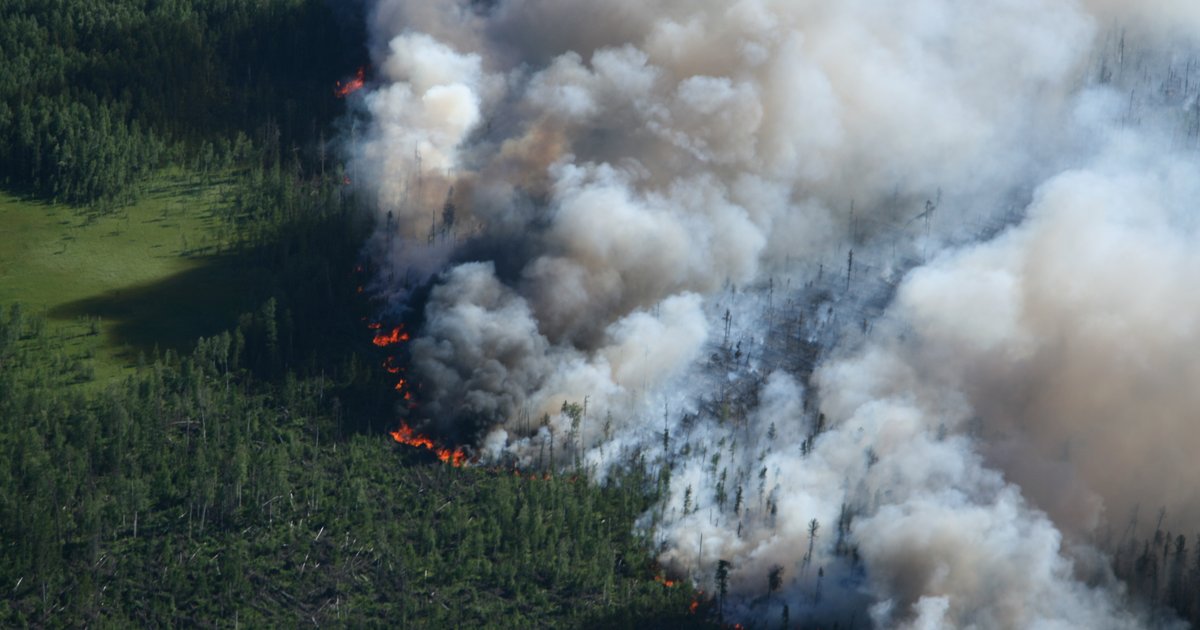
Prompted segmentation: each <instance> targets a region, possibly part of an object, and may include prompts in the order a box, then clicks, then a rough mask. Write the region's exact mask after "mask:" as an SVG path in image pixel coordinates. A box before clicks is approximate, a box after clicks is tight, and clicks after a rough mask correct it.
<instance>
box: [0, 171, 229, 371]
mask: <svg viewBox="0 0 1200 630" xmlns="http://www.w3.org/2000/svg"><path fill="white" fill-rule="evenodd" d="M226 184H227V182H217V183H214V184H208V185H206V184H197V183H195V182H194V181H192V180H191V179H190V178H189V177H188V176H187V175H186V174H185V173H180V172H172V173H164V174H163V175H162V176H161V177H160V178H158V179H156V180H155V181H153V182H152V183H151V185H150V186H149V188H148V190H147V194H146V195H144V196H143V198H142V200H141V201H139V202H138V203H137V204H134V205H132V206H127V207H124V208H120V209H118V210H117V211H115V212H112V213H109V214H100V213H97V212H94V211H91V210H90V209H87V208H75V207H71V206H66V205H51V204H48V203H45V202H42V201H36V200H23V199H19V198H17V197H14V196H12V195H8V194H3V193H0V304H3V305H8V304H12V303H14V302H20V303H21V304H22V306H23V308H25V309H26V312H29V313H33V314H40V315H43V316H45V317H47V319H48V321H47V330H48V332H50V333H51V334H52V335H55V336H57V337H59V338H61V339H63V340H64V344H65V346H64V350H65V351H66V353H67V354H68V355H70V356H72V357H82V358H90V359H91V360H93V361H94V368H95V375H96V380H95V383H97V384H104V383H108V382H111V380H112V379H113V378H119V377H121V376H122V374H123V373H124V371H125V370H126V369H128V368H129V367H131V366H133V365H134V364H135V363H136V360H137V355H138V353H139V352H146V351H149V350H152V349H153V347H154V346H155V345H159V346H160V347H163V348H166V347H177V348H179V347H184V346H186V345H187V344H188V343H190V342H191V341H192V340H194V339H195V337H196V336H198V335H202V334H211V333H214V332H217V331H219V330H222V329H224V328H228V327H229V326H230V324H231V323H232V319H231V318H232V316H233V315H234V314H236V313H235V312H234V311H236V309H237V307H238V304H239V301H240V300H239V295H238V293H239V292H238V290H237V288H238V286H239V284H240V283H239V282H238V274H237V273H236V269H234V268H232V267H231V266H230V265H229V264H227V263H225V262H223V261H222V259H221V258H219V257H217V256H214V255H212V254H213V253H215V252H216V250H217V249H218V247H217V246H218V244H219V243H218V239H217V235H218V234H219V230H218V223H219V222H218V219H217V218H216V217H215V216H214V212H213V209H214V207H215V206H216V204H217V203H219V198H220V186H222V185H226ZM97 317H98V318H100V319H99V322H96V323H93V322H92V321H91V320H90V318H97Z"/></svg>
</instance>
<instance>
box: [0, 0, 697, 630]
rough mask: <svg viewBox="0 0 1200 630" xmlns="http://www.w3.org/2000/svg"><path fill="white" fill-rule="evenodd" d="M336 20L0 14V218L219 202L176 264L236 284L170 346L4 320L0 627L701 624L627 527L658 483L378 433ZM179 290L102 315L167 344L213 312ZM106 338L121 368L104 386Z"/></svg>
mask: <svg viewBox="0 0 1200 630" xmlns="http://www.w3.org/2000/svg"><path fill="white" fill-rule="evenodd" d="M330 7H331V4H329V3H326V2H322V1H320V0H266V1H263V0H221V1H212V0H204V1H199V0H120V1H118V2H108V3H102V4H97V3H95V2H91V1H89V0H50V1H47V0H4V1H3V2H0V57H3V59H4V60H5V61H4V63H3V64H0V86H2V87H0V174H2V175H0V180H2V181H0V184H2V185H3V187H4V188H5V190H6V191H7V192H9V193H11V194H13V195H16V196H17V197H18V198H19V199H20V200H21V201H20V202H19V205H18V209H17V210H16V211H15V212H12V213H10V214H8V215H4V216H6V217H9V216H17V215H19V214H20V213H36V212H48V211H50V210H52V209H53V210H54V212H59V211H60V209H65V210H66V211H67V213H68V219H67V221H68V222H70V221H74V220H76V219H78V221H79V222H81V223H82V224H87V223H91V222H94V221H95V220H96V217H98V216H100V217H104V216H115V217H118V219H119V220H123V221H126V222H128V221H129V218H128V215H127V212H128V211H127V208H128V207H129V204H132V203H134V202H136V201H138V200H139V199H141V198H142V197H144V196H146V195H147V194H148V190H149V189H150V188H151V185H152V184H154V182H156V181H160V180H162V178H164V177H166V178H175V179H182V180H184V181H186V182H191V183H193V184H195V186H197V187H198V188H197V189H198V190H215V191H217V192H214V193H212V195H211V196H214V197H215V199H216V201H215V202H212V203H211V204H208V206H211V210H204V212H205V213H206V214H205V215H204V216H203V217H201V218H203V220H204V222H205V223H204V224H205V225H206V226H207V227H204V228H203V231H201V232H190V233H182V232H181V234H182V237H181V238H183V241H184V244H183V245H182V246H181V250H182V253H180V254H178V255H179V256H186V257H189V258H190V259H191V260H192V261H193V262H195V263H196V264H200V265H202V267H200V269H201V270H202V273H203V274H207V275H206V277H207V278H208V279H209V281H210V282H215V283H218V284H221V285H223V286H226V287H228V290H237V291H238V292H239V296H240V297H239V298H238V299H236V300H231V301H230V304H229V305H228V306H226V305H224V304H222V305H221V306H222V308H223V309H224V310H221V309H217V312H219V313H221V314H222V317H223V319H218V323H219V324H220V326H219V327H220V330H214V331H212V333H211V334H207V335H205V336H202V337H200V338H195V339H191V340H182V341H181V340H179V339H178V334H163V335H158V336H156V335H155V334H153V333H146V332H145V330H140V331H139V330H129V328H130V327H131V326H136V325H137V324H138V322H139V321H140V320H138V319H137V318H136V317H134V318H133V319H132V320H131V321H129V322H120V323H114V322H110V321H108V320H107V319H105V320H104V321H103V323H101V317H102V314H105V313H107V311H106V310H105V308H106V305H108V302H106V300H107V301H109V302H111V301H113V300H117V299H118V298H113V297H104V296H101V297H97V298H95V299H91V300H85V301H83V302H82V304H83V306H81V307H79V308H76V309H74V310H73V311H72V312H71V314H70V315H69V316H68V315H65V314H63V313H62V312H59V311H56V310H54V309H50V310H47V309H46V308H45V307H44V305H42V306H38V305H34V306H30V305H29V304H27V303H23V302H22V300H21V299H20V298H21V296H20V295H19V294H17V295H10V296H9V297H10V298H11V299H9V301H8V302H7V303H5V304H4V305H3V307H2V308H0V584H2V585H3V592H4V595H3V597H0V625H4V626H7V627H91V626H102V627H154V626H178V625H188V626H192V625H195V626H204V627H218V626H219V627H241V626H246V627H264V626H298V625H301V624H304V625H307V624H310V623H312V624H316V625H322V624H330V623H332V624H336V625H348V626H389V627H417V626H428V627H456V626H463V625H474V626H484V627H530V626H590V627H628V626H630V625H646V624H649V625H658V626H664V625H665V626H671V625H704V624H707V623H709V622H708V621H707V619H708V617H707V616H706V615H705V611H707V610H709V603H708V601H707V600H705V599H704V598H703V595H702V594H700V593H698V592H697V591H695V590H693V589H692V588H691V587H689V586H685V585H682V584H678V583H672V582H670V581H669V580H667V579H666V578H665V577H664V575H663V572H662V570H661V569H660V568H658V567H657V566H656V565H655V563H654V561H653V553H652V549H651V547H650V541H648V540H646V539H645V538H644V537H643V536H642V535H640V534H637V533H635V532H636V530H635V527H634V520H635V519H637V518H638V517H639V516H640V515H641V514H643V513H644V512H645V511H646V509H647V507H648V506H649V505H650V504H651V503H653V502H654V500H655V496H656V495H655V493H656V492H657V488H658V487H659V484H660V481H661V480H659V479H657V478H651V477H650V473H648V467H647V466H646V465H645V464H644V463H638V462H631V464H630V466H629V467H628V469H627V471H626V472H625V473H624V474H623V475H621V476H619V477H615V478H611V479H609V480H608V481H607V482H606V483H605V484H603V485H597V484H593V483H589V482H588V481H587V478H586V475H582V474H580V473H576V474H570V473H567V474H561V475H560V474H537V475H534V474H522V473H520V472H516V471H513V470H505V469H492V468H485V467H471V466H466V467H452V466H446V465H443V464H442V463H441V462H439V461H438V460H437V458H436V457H433V456H431V455H430V453H429V452H428V451H427V450H425V449H421V448H414V447H410V446H404V445H401V444H397V443H396V442H395V441H393V440H392V439H391V437H390V436H389V435H388V432H389V431H391V430H394V429H396V426H397V420H396V408H397V403H398V400H397V398H398V393H397V392H396V391H395V389H394V388H393V383H392V382H391V381H390V380H389V378H390V375H389V374H388V373H387V371H386V370H385V369H383V368H382V367H381V364H382V363H384V362H385V361H387V360H388V354H387V352H386V351H385V350H383V349H381V348H379V347H378V346H377V345H376V344H373V343H372V337H373V333H372V331H371V330H370V329H369V327H368V320H371V319H373V318H375V317H376V315H377V311H378V308H379V305H378V304H374V303H372V302H371V301H370V300H368V299H366V298H364V297H363V296H362V294H361V293H360V291H361V284H362V281H363V279H362V277H361V276H362V273H361V271H356V268H359V267H360V265H361V264H362V261H361V260H360V252H361V249H362V245H363V242H364V239H365V238H366V236H367V234H368V233H369V231H370V229H371V218H370V217H369V216H367V215H365V214H364V213H363V212H362V210H361V208H360V207H359V204H357V203H356V200H355V199H354V198H353V197H352V195H350V194H348V193H346V192H345V190H344V188H343V182H342V177H341V175H340V173H339V172H338V167H337V165H336V164H335V162H334V160H333V159H332V158H331V157H329V156H328V155H327V152H326V150H327V146H328V139H329V138H330V137H331V136H332V135H333V134H334V133H335V130H334V127H333V125H334V121H335V119H336V117H337V116H338V114H339V112H340V111H341V107H342V103H341V101H339V100H338V99H337V98H336V95H335V94H334V89H333V88H334V86H335V84H336V82H337V81H338V80H341V79H344V78H345V77H346V76H347V75H348V74H351V73H352V72H353V69H354V68H355V67H357V66H359V65H361V63H362V59H361V57H362V56H363V54H364V53H363V49H362V38H363V36H362V34H361V33H360V32H359V30H358V29H361V24H362V20H361V19H351V18H354V16H353V15H341V14H335V13H334V12H333V11H332V9H331V8H330ZM214 182H216V183H214ZM184 201H186V199H185V200H184ZM208 206H205V207H208ZM163 212H164V215H166V213H167V210H164V211H163ZM180 212H187V210H181V211H180ZM194 212H200V210H195V211H194ZM121 217H124V218H123V219H121ZM6 220H9V219H6ZM3 229H6V228H5V227H4V226H0V230H3ZM188 234H191V235H192V244H191V245H188V244H187V235H188ZM200 242H203V243H206V245H205V246H203V247H200V246H198V245H196V243H200ZM113 246H114V247H115V246H116V245H113ZM63 247H64V248H65V247H67V245H66V244H64V246H63ZM196 273H201V272H194V273H193V274H192V275H195V274H196ZM190 278H191V276H188V275H186V274H185V275H181V276H179V277H172V278H170V279H169V281H164V282H162V283H159V284H151V285H149V286H147V287H140V288H138V289H137V290H136V291H133V290H125V291H124V293H123V294H121V295H122V296H123V297H121V298H120V299H132V298H129V297H128V295H129V294H130V293H136V294H137V300H138V301H136V302H133V303H132V304H133V306H134V307H137V308H149V310H150V313H152V314H153V316H154V317H155V318H157V319H158V320H167V321H166V323H165V324H164V322H163V321H157V322H154V325H155V326H156V327H154V328H152V330H159V329H168V330H169V329H170V328H171V324H170V322H171V321H172V320H175V319H178V320H179V321H183V320H186V319H187V318H188V316H189V313H188V312H187V311H188V310H189V309H192V308H194V307H196V306H205V307H206V308H210V307H211V305H196V304H195V303H194V302H188V301H187V299H186V298H187V295H186V294H188V293H189V292H192V285H191V284H188V283H189V282H191V280H190ZM172 283H174V284H172ZM0 288H2V287H0ZM114 295H116V293H114ZM108 306H111V305H108ZM126 306H128V305H126ZM113 308H115V307H113ZM89 309H91V310H90V311H89ZM81 310H82V313H80V311H81ZM135 310H136V309H135ZM210 310H211V308H210ZM142 316H143V317H148V316H149V315H148V314H146V313H143V314H142ZM109 317H113V316H112V315H109ZM220 322H223V323H220ZM110 327H111V329H110ZM174 332H177V331H174ZM114 335H115V336H118V337H120V342H121V343H124V344H126V349H127V350H130V352H129V353H127V354H125V355H120V356H125V357H127V361H126V363H127V365H126V364H123V365H120V366H116V367H113V368H111V369H107V370H105V369H102V370H100V371H101V372H104V373H116V374H118V376H116V377H113V378H105V379H99V378H97V369H96V367H97V365H100V366H101V367H102V368H104V367H105V366H104V361H108V360H111V359H109V358H106V357H107V355H104V354H102V353H97V352H96V351H95V350H94V348H93V346H94V345H95V344H96V343H100V344H105V343H110V342H109V341H108V340H107V338H108V337H110V336H114ZM97 339H100V341H97ZM88 344H92V345H88ZM698 607H699V608H700V609H699V610H697V609H698Z"/></svg>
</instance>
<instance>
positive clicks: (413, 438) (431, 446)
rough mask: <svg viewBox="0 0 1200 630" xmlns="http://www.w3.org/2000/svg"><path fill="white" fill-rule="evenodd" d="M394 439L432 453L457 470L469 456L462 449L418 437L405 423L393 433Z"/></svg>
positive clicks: (421, 436)
mask: <svg viewBox="0 0 1200 630" xmlns="http://www.w3.org/2000/svg"><path fill="white" fill-rule="evenodd" d="M392 439H393V440H396V441H397V442H399V443H401V444H404V445H407V446H412V447H416V448H423V449H426V450H428V451H432V452H433V454H434V455H437V458H438V459H439V460H441V461H442V463H445V464H450V465H451V466H454V467H455V468H457V467H459V466H462V465H463V464H464V463H466V461H467V454H466V453H465V452H463V450H462V449H461V448H454V449H450V448H446V447H444V446H440V445H438V443H437V442H434V441H433V440H431V439H429V438H427V437H425V436H423V435H417V433H416V432H415V431H413V430H412V427H410V426H408V425H407V424H405V423H403V422H401V423H400V428H399V429H396V430H395V431H392Z"/></svg>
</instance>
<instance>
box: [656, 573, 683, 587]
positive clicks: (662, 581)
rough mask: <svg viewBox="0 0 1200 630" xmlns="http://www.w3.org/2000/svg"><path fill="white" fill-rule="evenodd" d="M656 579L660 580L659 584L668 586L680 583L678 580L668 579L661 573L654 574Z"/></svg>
mask: <svg viewBox="0 0 1200 630" xmlns="http://www.w3.org/2000/svg"><path fill="white" fill-rule="evenodd" d="M654 581H655V582H658V583H659V584H662V585H663V586H665V587H667V588H671V587H673V586H675V585H676V584H678V583H679V582H676V581H675V580H668V579H667V578H666V577H664V576H661V575H656V576H654Z"/></svg>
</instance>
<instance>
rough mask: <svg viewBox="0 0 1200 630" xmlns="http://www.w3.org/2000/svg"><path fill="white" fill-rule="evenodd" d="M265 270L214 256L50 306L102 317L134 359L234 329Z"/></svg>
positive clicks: (68, 314) (61, 315) (67, 313)
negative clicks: (146, 279) (191, 265)
mask: <svg viewBox="0 0 1200 630" xmlns="http://www.w3.org/2000/svg"><path fill="white" fill-rule="evenodd" d="M261 273H262V272H261V271H260V270H253V269H251V270H247V269H246V268H245V267H243V266H241V265H239V264H238V260H237V259H236V258H235V257H209V258H206V259H204V261H203V263H202V264H201V265H199V266H197V267H194V268H192V269H188V270H186V271H182V272H180V273H177V274H174V275H171V276H168V277H166V278H162V279H160V280H155V281H153V282H148V283H145V284H140V285H132V286H128V287H121V288H119V289H113V290H110V291H106V292H104V293H100V294H97V295H93V296H90V297H87V298H83V299H80V300H76V301H74V302H68V303H66V304H62V305H60V306H57V307H55V308H54V309H52V310H50V312H49V313H48V315H49V316H50V317H52V318H54V319H65V320H70V319H76V318H80V317H99V318H101V320H103V321H104V322H105V323H107V324H109V326H108V331H107V334H108V342H109V343H110V344H111V345H112V346H114V347H116V348H128V351H124V352H121V353H119V356H121V357H122V358H125V359H127V360H133V359H134V358H135V357H136V355H137V353H138V352H146V353H147V354H149V353H150V352H151V351H152V350H153V349H154V348H155V347H158V348H160V349H166V348H172V349H175V350H179V351H186V350H190V349H191V348H192V346H193V345H194V344H195V342H196V339H197V338H199V337H203V336H210V335H215V334H218V333H220V332H221V331H224V330H228V329H230V328H232V327H233V326H234V325H235V324H236V322H237V317H238V315H240V314H241V313H243V312H245V311H247V310H250V309H251V308H252V307H253V304H254V301H253V299H252V298H253V296H254V295H255V293H256V292H255V291H254V287H255V286H261V285H262V281H261V279H259V278H258V277H257V276H259V275H260V274H261Z"/></svg>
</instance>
